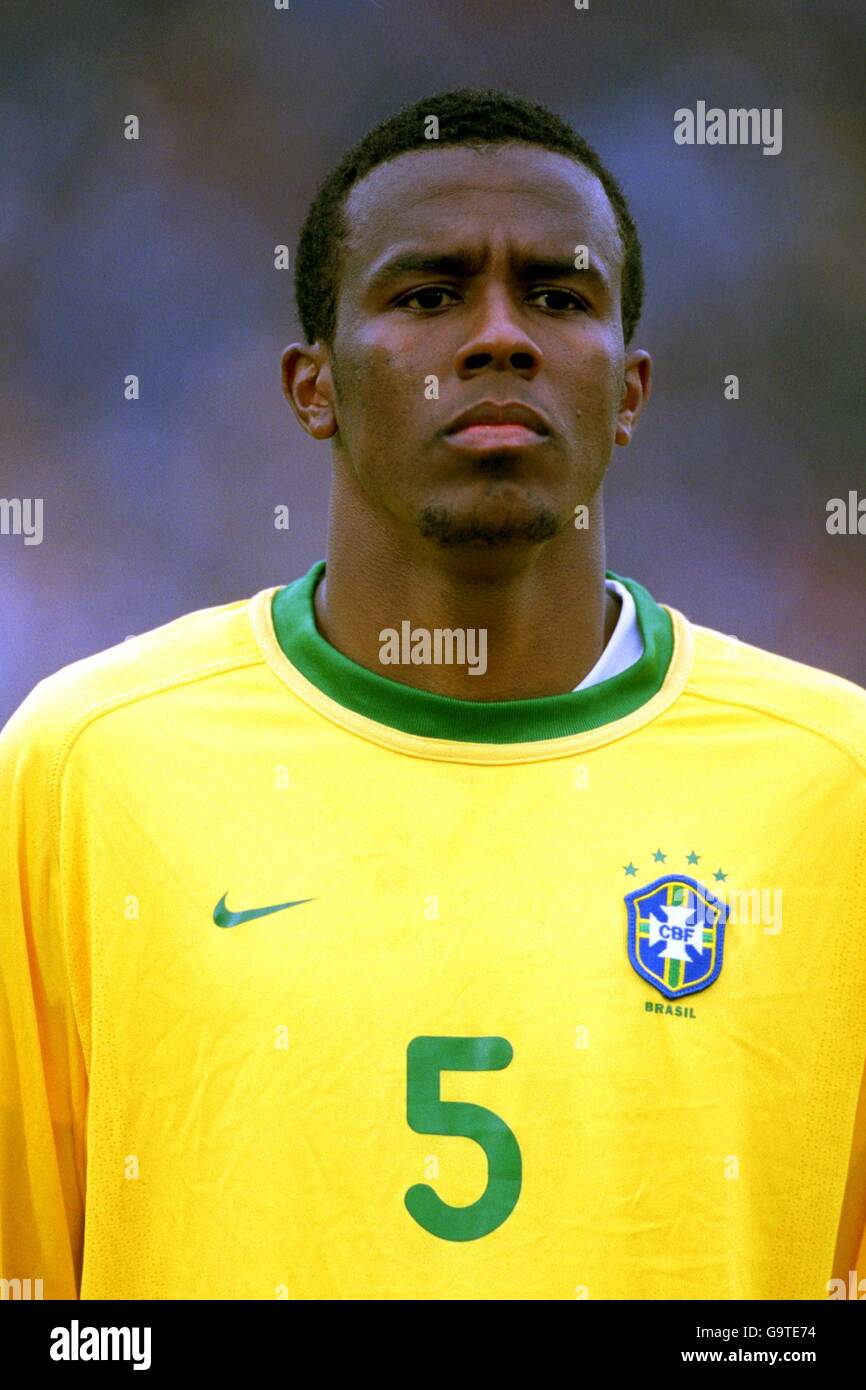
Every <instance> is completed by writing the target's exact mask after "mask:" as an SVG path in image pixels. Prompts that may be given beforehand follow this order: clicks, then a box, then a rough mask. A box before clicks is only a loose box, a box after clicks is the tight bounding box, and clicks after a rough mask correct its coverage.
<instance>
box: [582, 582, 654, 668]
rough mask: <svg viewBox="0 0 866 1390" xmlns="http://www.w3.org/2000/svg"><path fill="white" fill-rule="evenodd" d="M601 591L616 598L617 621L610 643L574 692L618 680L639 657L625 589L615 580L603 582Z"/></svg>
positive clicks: (629, 598) (631, 603) (632, 612)
mask: <svg viewBox="0 0 866 1390" xmlns="http://www.w3.org/2000/svg"><path fill="white" fill-rule="evenodd" d="M604 587H605V589H606V590H607V592H608V593H609V594H618V595H619V598H620V603H621V607H620V610H619V617H618V618H617V622H616V627H615V628H614V630H613V632H612V633H611V637H610V641H609V642H608V644H607V646H606V647H605V649H604V651H603V652H602V654H601V656H600V657H599V658H598V661H597V662H596V663H595V665H594V666H593V668H592V670H591V671H590V673H589V675H588V676H584V678H583V680H582V681H581V682H580V685H576V686H575V687H574V688H575V690H586V689H587V687H588V686H590V685H598V683H599V681H606V680H610V678H611V676H618V675H619V674H620V672H621V671H625V670H627V669H628V667H629V666H633V665H634V663H635V662H636V661H640V659H641V657H642V656H643V638H642V637H641V635H640V628H639V627H638V624H637V611H636V609H635V606H634V599H633V598H632V596H631V594H630V593H629V591H628V589H627V588H626V587H625V585H624V584H620V583H619V581H618V580H616V579H605V581H604Z"/></svg>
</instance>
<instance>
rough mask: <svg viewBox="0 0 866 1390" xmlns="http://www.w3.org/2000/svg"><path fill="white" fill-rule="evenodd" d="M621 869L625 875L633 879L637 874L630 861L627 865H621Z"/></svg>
mask: <svg viewBox="0 0 866 1390" xmlns="http://www.w3.org/2000/svg"><path fill="white" fill-rule="evenodd" d="M622 867H623V868H624V869H625V871H626V873H627V874H630V875H631V877H632V878H634V876H635V874H636V873H637V869H636V868H635V866H634V864H633V863H632V862H631V860H629V861H628V863H627V864H623V866H622Z"/></svg>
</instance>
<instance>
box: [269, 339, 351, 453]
mask: <svg viewBox="0 0 866 1390" xmlns="http://www.w3.org/2000/svg"><path fill="white" fill-rule="evenodd" d="M281 375H282V382H283V394H284V396H285V398H286V400H287V401H288V403H289V405H290V406H291V407H292V410H293V411H294V413H295V416H296V418H297V420H298V423H299V424H300V426H301V428H302V429H304V430H306V432H307V434H309V435H312V437H313V439H330V438H331V436H332V435H335V434H336V433H337V415H336V411H335V409H334V379H333V372H332V368H331V359H330V354H329V353H328V349H327V348H326V347H325V346H324V344H322V343H320V342H316V343H313V345H312V347H311V346H309V345H308V344H306V343H290V344H289V346H288V347H287V348H286V350H285V352H284V353H283V356H282V363H281Z"/></svg>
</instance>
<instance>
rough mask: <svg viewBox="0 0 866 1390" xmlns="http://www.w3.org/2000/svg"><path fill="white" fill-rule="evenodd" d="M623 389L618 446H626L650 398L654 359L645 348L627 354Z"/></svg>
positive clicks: (617, 420)
mask: <svg viewBox="0 0 866 1390" xmlns="http://www.w3.org/2000/svg"><path fill="white" fill-rule="evenodd" d="M623 377H624V380H623V388H622V397H621V399H620V403H619V410H618V412H617V417H616V434H615V436H614V439H615V442H616V443H617V444H622V445H626V444H628V442H629V441H630V439H631V437H632V434H633V433H634V431H635V427H636V425H637V419H638V416H639V415H640V413H641V411H642V410H643V408H644V406H645V405H646V403H647V401H648V400H649V397H650V382H651V380H652V358H651V357H650V355H649V353H648V352H644V350H643V348H636V349H635V350H634V351H633V352H629V353H627V354H626V358H625V363H624V366H623Z"/></svg>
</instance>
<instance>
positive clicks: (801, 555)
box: [0, 0, 866, 722]
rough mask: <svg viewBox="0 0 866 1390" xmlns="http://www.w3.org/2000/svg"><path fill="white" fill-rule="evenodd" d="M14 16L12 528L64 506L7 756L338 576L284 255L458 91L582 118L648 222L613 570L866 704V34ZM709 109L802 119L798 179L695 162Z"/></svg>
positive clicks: (547, 17)
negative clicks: (336, 185) (287, 513)
mask: <svg viewBox="0 0 866 1390" xmlns="http://www.w3.org/2000/svg"><path fill="white" fill-rule="evenodd" d="M4 9H5V21H4V41H3V52H2V58H0V62H2V74H3V77H2V95H0V119H2V125H3V129H4V135H5V139H4V146H5V158H4V160H3V163H2V172H0V256H2V259H0V275H2V284H0V293H2V303H3V315H4V326H3V332H2V338H0V359H2V387H0V390H2V408H0V432H2V448H0V496H3V497H41V498H44V527H45V534H44V540H43V543H42V544H41V545H39V546H26V545H25V544H24V542H23V538H22V537H20V536H12V535H6V536H0V585H2V603H3V613H2V622H0V722H3V721H4V720H5V719H6V718H7V717H8V715H9V714H11V712H12V710H13V709H14V708H15V707H16V705H17V704H18V703H20V701H21V700H22V699H23V698H24V696H25V695H26V694H27V692H28V691H29V690H30V689H31V688H32V686H33V685H34V684H35V683H36V682H37V681H38V680H39V679H41V678H42V677H43V676H45V675H48V674H49V673H51V672H52V671H55V670H57V669H58V668H59V667H61V666H63V665H66V664H67V663H68V662H70V661H74V660H76V659H78V658H79V657H82V656H86V655H89V654H90V653H92V652H96V651H98V650H100V649H102V648H104V647H107V646H110V645H112V644H113V643H115V642H118V641H121V640H122V639H123V638H124V637H125V636H127V635H128V634H130V633H135V632H141V631H144V630H146V629H148V628H151V627H154V626H157V625H158V624H161V623H164V622H167V621H170V620H171V619H173V618H175V617H177V616H179V615H180V614H182V613H186V612H189V611H191V610H193V609H196V608H203V607H208V606H211V605H214V604H220V603H226V602H229V601H232V600H235V599H239V598H242V597H245V596H247V595H249V594H252V593H254V592H255V591H256V590H258V589H260V588H263V587H265V586H266V585H270V584H278V583H285V582H287V581H288V580H290V579H292V578H294V577H295V576H296V575H298V574H300V573H302V572H303V571H304V570H306V569H307V568H308V566H309V565H310V564H311V563H312V562H313V560H315V559H317V558H318V557H320V556H322V555H324V553H325V509H326V498H327V491H328V477H329V467H330V452H329V446H328V445H327V444H325V445H322V444H316V443H314V441H312V440H310V439H308V438H307V436H306V435H304V434H303V433H302V431H301V430H300V429H299V427H298V426H297V425H296V423H295V421H294V417H293V416H292V415H291V413H290V411H289V408H288V406H287V405H286V404H285V402H284V400H283V397H282V395H281V391H280V382H279V360H280V353H281V351H282V348H283V347H284V345H285V344H286V343H287V342H289V341H291V340H292V339H296V338H298V337H300V330H299V327H298V324H297V321H296V318H295V314H294V308H293V303H292V294H291V272H290V271H288V272H279V271H276V270H275V269H274V266H273V248H274V246H275V244H276V243H280V242H285V243H287V244H288V246H289V247H290V249H291V250H292V251H293V250H294V245H295V240H296V237H297V233H298V231H299V228H300V225H301V222H302V220H303V217H304V214H305V212H306V208H307V205H308V202H309V200H310V198H311V196H312V194H313V192H314V190H315V187H316V185H317V184H318V182H319V180H320V179H321V178H322V177H323V176H324V174H325V173H326V172H327V170H328V169H329V168H330V166H331V165H332V164H333V163H334V162H335V161H336V160H337V159H339V157H340V156H341V155H342V153H343V152H344V150H345V149H346V148H347V146H348V145H349V144H350V143H351V142H352V141H354V140H355V139H357V138H358V137H359V136H360V135H361V134H363V133H364V131H366V130H367V129H368V128H369V127H370V126H371V125H373V124H374V123H375V122H376V121H378V120H379V119H381V118H382V117H383V116H386V115H388V114H390V113H391V112H393V111H394V110H396V109H397V108H398V107H399V106H401V105H403V104H404V103H406V102H408V101H413V100H416V99H417V98H419V97H421V96H423V95H425V94H427V93H432V92H435V91H437V90H440V89H443V88H449V87H456V86H478V87H486V86H494V87H504V88H507V89H510V90H512V91H515V92H518V93H519V94H521V95H524V96H528V97H531V98H534V99H536V100H539V101H542V102H544V103H546V104H547V105H549V106H550V107H551V108H552V109H553V110H555V111H557V112H559V113H560V114H561V115H563V116H565V117H566V119H568V120H569V121H570V122H571V123H572V125H574V127H575V128H576V129H577V130H578V131H579V132H580V133H581V134H583V135H584V136H585V137H586V138H587V139H589V140H590V142H591V143H592V144H594V145H595V146H596V148H597V149H598V150H599V153H600V154H601V156H602V158H603V159H604V160H605V162H606V163H608V165H609V166H610V167H611V169H612V170H613V172H614V173H615V175H616V176H617V177H618V178H619V180H620V182H621V183H622V185H623V186H624V189H625V192H626V196H627V197H628V198H629V200H630V202H631V205H632V209H633V212H634V214H635V217H636V221H637V224H638V229H639V232H640V235H641V239H642V242H643V246H644V254H645V260H646V271H647V286H648V292H647V307H646V311H645V316H644V319H643V322H642V325H641V327H640V328H639V330H638V334H637V337H636V339H635V345H636V346H642V347H646V348H648V349H649V350H650V352H651V353H652V354H653V356H654V359H655V380H654V392H653V398H652V401H651V404H650V407H649V409H648V412H647V413H646V414H645V415H644V417H643V420H642V421H641V425H640V428H639V430H638V432H637V435H636V439H635V442H634V444H633V445H632V446H631V447H630V448H628V449H627V450H623V449H617V450H615V451H614V459H613V463H612V466H611V470H610V473H609V475H608V481H607V483H606V488H605V505H606V515H607V534H608V553H607V563H608V566H609V568H611V569H614V570H617V571H619V572H621V573H624V574H627V575H631V576H633V577H634V578H636V579H638V580H640V581H641V582H642V583H644V584H645V585H647V587H648V588H649V589H650V590H651V591H652V592H653V593H654V594H655V596H656V597H657V598H658V599H660V600H661V601H662V602H666V603H670V604H672V605H674V606H675V607H678V608H680V609H681V610H683V611H684V612H685V613H687V614H688V616H689V617H691V618H692V619H694V620H695V621H697V622H700V623H704V624H706V625H708V626H711V627H716V628H719V629H721V630H722V631H724V632H731V633H736V634H737V635H738V636H740V637H741V638H742V639H743V640H745V641H750V642H754V643H756V644H758V645H759V646H763V647H767V648H769V649H770V650H773V651H778V652H781V653H784V654H785V655H788V656H791V657H794V658H796V659H798V660H800V661H805V662H808V663H810V664H812V665H816V666H820V667H823V668H825V669H827V670H830V671H834V672H837V673H839V674H840V675H843V676H846V677H848V678H849V679H851V680H854V681H857V682H858V683H860V684H866V644H864V640H863V634H864V631H866V583H864V580H866V537H863V536H857V535H849V536H830V535H828V534H827V532H826V529H825V521H826V504H827V501H828V499H829V498H831V497H836V496H842V497H847V494H848V492H849V490H850V489H857V490H858V491H859V494H860V496H864V495H866V469H864V466H863V456H862V439H863V434H864V429H863V418H862V417H863V395H864V393H863V389H862V383H863V379H864V361H863V336H864V335H863V323H864V318H866V314H864V309H866V304H864V299H866V280H864V275H863V260H862V214H863V194H862V190H863V167H864V160H863V152H864V138H866V137H864V133H866V121H864V110H863V105H864V103H863V83H862V56H863V51H864V30H866V11H864V9H863V7H862V6H861V5H858V4H857V3H856V0H850V3H849V2H848V0H845V3H843V2H842V0H820V2H819V3H809V2H808V0H802V2H801V0H760V3H755V0H725V3H723V4H714V3H710V0H701V2H700V3H698V0H657V2H656V3H653V2H652V0H591V4H590V9H589V10H588V11H576V10H575V9H574V8H573V5H572V4H571V2H570V0H561V3H552V0H540V3H536V4H533V5H527V4H525V3H522V0H496V3H493V0H471V3H467V0H438V3H435V4H423V3H415V4H412V5H409V4H406V3H405V2H404V0H363V2H362V0H354V3H349V0H291V7H290V9H289V10H288V11H279V10H276V9H274V8H273V3H272V0H208V3H203V0H183V2H182V3H180V2H177V0H146V3H145V2H144V0H140V2H139V3H133V0H86V3H84V2H83V0H75V2H74V3H73V2H72V0H55V2H54V3H52V4H51V5H38V4H33V3H32V0H31V2H30V3H26V0H11V2H10V0H7V4H6V6H5V7H4ZM698 100H705V101H706V102H707V103H708V105H717V106H721V107H724V108H728V107H734V106H736V107H739V106H746V107H748V106H757V107H770V108H774V107H781V108H782V110H783V113H784V117H783V120H784V125H783V134H784V144H783V149H782V153H781V154H780V155H778V156H776V157H772V156H764V155H763V154H762V152H761V149H760V147H757V146H749V147H731V148H727V147H714V148H713V147H703V148H701V147H697V146H696V147H691V148H690V147H679V146H677V145H675V144H674V141H673V124H674V122H673V113H674V111H675V110H676V109H677V108H678V107H681V106H688V107H691V108H694V106H695V104H696V102H697V101H698ZM129 113H134V114H137V115H138V116H139V117H140V119H141V123H142V138H141V139H140V140H139V141H138V142H137V143H136V142H128V141H126V140H124V139H123V135H122V127H123V120H124V117H125V116H126V115H127V114H129ZM130 372H134V373H136V374H138V375H139V376H140V378H141V386H142V395H141V400H140V401H139V402H138V403H135V404H131V403H128V402H126V401H125V400H124V398H123V378H124V376H125V375H126V374H127V373H130ZM731 372H734V373H736V374H737V375H738V376H739V378H740V390H741V398H740V400H739V401H738V402H727V401H725V399H724V397H723V394H722V391H723V378H724V377H725V376H726V374H728V373H731ZM280 503H286V504H288V505H289V507H290V509H291V529H290V530H289V532H288V533H286V532H277V531H275V530H274V528H273V510H274V507H275V506H277V505H278V504H280Z"/></svg>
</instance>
